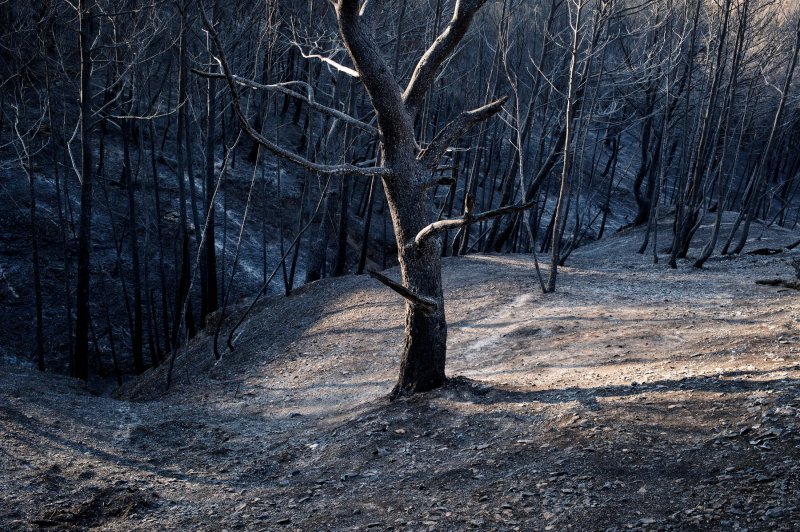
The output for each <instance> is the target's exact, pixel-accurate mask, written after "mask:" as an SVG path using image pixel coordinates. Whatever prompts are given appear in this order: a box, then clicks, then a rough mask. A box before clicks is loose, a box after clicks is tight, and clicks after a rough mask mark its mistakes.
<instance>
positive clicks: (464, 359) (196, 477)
mask: <svg viewBox="0 0 800 532" xmlns="http://www.w3.org/2000/svg"><path fill="white" fill-rule="evenodd" d="M726 223H730V217H726ZM708 230H709V227H708V226H704V227H701V229H700V231H699V232H698V236H697V238H696V240H697V241H698V242H702V241H703V240H704V238H705V235H706V234H707V232H708ZM667 231H668V228H666V227H665V228H662V229H661V232H662V233H661V234H664V235H665V234H667ZM753 231H754V233H753V234H754V237H755V238H754V239H753V241H752V242H751V243H749V244H748V247H747V248H746V251H747V250H753V249H756V248H774V249H778V250H780V249H782V248H783V247H784V246H786V245H788V244H789V243H791V242H794V241H796V240H797V238H798V234H797V232H791V231H786V230H782V229H776V228H769V229H766V228H763V227H759V228H754V229H753ZM756 231H759V232H760V234H757V233H756ZM724 232H725V229H723V234H724ZM641 238H642V232H641V230H633V231H628V232H625V233H623V234H618V235H615V236H614V237H612V238H609V239H607V240H603V241H600V242H597V243H595V244H592V245H589V246H586V247H584V248H581V249H578V250H576V251H575V252H574V254H573V256H572V257H571V258H570V260H569V262H568V264H569V266H568V267H565V268H563V269H561V270H560V271H561V272H562V273H561V275H560V277H559V287H558V292H557V293H555V294H548V295H543V294H542V293H541V291H540V290H539V288H538V280H537V278H536V274H535V270H534V267H533V259H532V258H531V257H527V256H508V255H503V256H495V255H474V256H468V257H461V258H454V259H447V260H445V267H444V276H445V294H446V299H447V304H448V308H447V314H448V323H449V340H448V356H449V361H448V370H449V374H450V375H451V376H452V378H451V379H450V381H449V382H448V384H447V385H446V386H445V387H443V388H441V389H439V390H436V391H433V392H430V393H427V394H423V395H419V396H415V397H413V398H410V399H401V400H398V401H395V402H389V401H388V399H387V394H388V392H389V390H390V389H391V386H392V384H393V381H394V378H395V376H396V372H397V367H398V364H399V360H398V352H399V346H400V343H401V340H402V322H403V319H402V316H403V308H402V302H401V301H400V300H399V299H398V296H397V295H396V294H394V293H392V292H390V291H388V290H387V289H385V288H384V287H382V286H381V285H379V284H378V283H377V282H376V281H372V280H369V279H367V278H366V277H346V278H340V279H335V280H324V281H320V282H317V283H313V284H312V285H309V286H307V287H305V288H304V289H302V290H300V291H298V292H297V293H296V294H295V295H293V296H292V297H290V298H272V299H268V300H266V301H265V302H263V303H262V304H260V305H259V307H258V312H257V313H255V314H254V315H253V316H252V317H250V318H249V319H248V321H247V322H246V326H245V327H244V329H243V332H242V333H241V335H240V336H239V337H238V338H237V342H236V350H235V351H233V352H232V353H224V354H223V357H222V359H221V360H220V361H218V362H217V361H215V360H214V357H213V355H211V352H210V342H211V340H210V338H207V337H206V338H200V339H198V340H196V341H194V342H193V343H192V344H191V345H190V346H189V347H188V348H187V349H186V350H184V351H183V352H182V353H181V354H180V356H179V357H178V358H177V360H176V364H175V373H174V375H175V383H174V385H173V386H172V387H171V388H170V389H169V390H165V387H164V382H165V376H166V371H167V370H166V367H160V368H157V369H154V370H150V371H149V372H147V373H146V374H144V375H142V376H141V377H139V378H138V379H136V380H135V381H132V382H130V383H128V384H126V385H125V386H124V387H122V388H121V389H120V390H118V392H117V393H116V395H115V397H114V398H112V397H103V396H95V395H92V394H91V393H90V392H89V391H88V389H87V387H86V386H85V385H84V384H82V383H79V382H77V381H74V380H71V379H68V378H63V377H58V376H54V375H49V374H38V373H35V372H31V371H28V370H23V369H20V368H13V367H10V366H4V367H2V368H1V369H2V372H1V373H0V468H2V471H3V472H4V474H3V475H2V476H0V528H2V529H13V530H17V529H19V530H34V529H39V528H42V527H53V528H56V529H103V530H151V529H154V528H157V529H229V530H234V529H247V530H276V529H287V530H324V529H337V530H338V529H359V530H363V529H375V530H461V529H486V530H489V529H491V530H532V529H536V530H569V529H580V530H627V529H635V530H692V529H697V530H700V529H709V528H713V529H726V530H737V529H742V530H743V529H750V530H794V529H797V528H798V526H799V525H800V495H798V494H799V493H800V452H799V450H798V445H800V419H799V418H800V396H799V395H798V392H800V299H799V298H798V293H797V291H796V290H791V289H787V288H782V287H773V286H764V285H759V284H756V281H757V280H760V279H776V278H784V279H786V280H791V279H792V278H793V275H794V272H793V271H792V266H791V262H792V260H793V259H795V258H797V257H798V256H800V255H799V253H800V250H797V249H795V250H792V251H789V250H784V251H782V252H780V253H775V254H772V255H768V256H762V255H747V254H743V255H741V256H739V257H735V258H713V259H711V260H710V261H709V262H708V263H707V264H706V268H705V269H704V270H699V271H698V270H694V269H692V268H691V266H690V264H691V262H690V261H681V263H680V265H679V268H678V269H677V270H670V269H668V268H667V267H666V266H665V265H664V262H665V261H664V260H663V257H662V261H661V264H659V265H653V264H652V258H651V257H650V256H640V255H637V254H636V253H635V250H636V248H637V247H638V245H639V243H640V242H641ZM661 238H662V239H664V240H666V239H665V238H664V237H661ZM697 251H698V250H693V251H692V253H696V252H697ZM690 255H691V253H690ZM389 274H390V275H392V274H394V275H395V276H396V272H392V271H390V272H389ZM543 274H546V271H544V272H543Z"/></svg>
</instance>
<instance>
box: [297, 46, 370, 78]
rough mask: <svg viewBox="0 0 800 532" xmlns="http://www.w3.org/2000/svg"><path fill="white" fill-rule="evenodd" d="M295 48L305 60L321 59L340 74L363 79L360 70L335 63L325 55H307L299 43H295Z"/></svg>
mask: <svg viewBox="0 0 800 532" xmlns="http://www.w3.org/2000/svg"><path fill="white" fill-rule="evenodd" d="M295 46H296V47H297V49H298V50H300V55H302V56H303V58H304V59H319V60H320V61H322V62H323V63H326V64H328V65H330V66H332V67H333V68H335V69H336V70H338V71H339V72H342V73H344V74H347V75H348V76H350V77H353V78H359V77H361V74H359V73H358V70H355V69H353V68H350V67H348V66H344V65H343V64H341V63H337V62H336V61H334V60H333V59H331V58H330V57H325V56H324V55H321V54H307V53H305V52H304V51H303V49H302V48H301V47H300V45H299V44H297V43H295Z"/></svg>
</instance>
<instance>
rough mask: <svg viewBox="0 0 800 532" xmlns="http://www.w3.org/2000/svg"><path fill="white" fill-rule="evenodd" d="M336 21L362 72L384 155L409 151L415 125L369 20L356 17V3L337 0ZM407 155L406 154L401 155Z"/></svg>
mask: <svg viewBox="0 0 800 532" xmlns="http://www.w3.org/2000/svg"><path fill="white" fill-rule="evenodd" d="M371 4H372V2H370V3H369V4H365V7H366V6H367V5H371ZM364 16H366V15H364ZM336 19H337V22H338V23H339V33H340V34H341V36H342V39H343V40H344V44H345V46H346V47H347V51H348V53H349V54H350V58H351V59H352V60H353V64H355V66H356V68H357V69H358V71H359V72H360V73H361V82H362V83H363V84H364V88H365V89H366V90H367V94H369V98H370V101H371V102H372V107H373V108H374V109H375V115H376V117H377V120H378V126H379V128H380V131H381V134H382V135H383V138H382V139H381V140H382V144H383V145H384V147H385V148H386V156H387V157H388V158H389V159H391V158H393V157H394V156H395V155H397V154H396V153H393V152H395V151H396V150H398V149H400V150H408V149H409V147H412V146H413V145H414V142H415V141H414V138H415V137H414V124H413V123H412V117H411V116H410V115H409V113H407V112H406V106H405V103H404V102H403V97H402V90H401V89H400V85H399V84H398V82H397V80H396V79H395V77H394V75H393V74H392V69H390V68H389V66H388V65H387V64H386V60H385V58H384V57H383V55H382V54H381V53H380V47H379V46H378V45H377V43H376V42H375V39H374V37H373V35H372V31H371V28H370V27H369V20H368V18H362V15H360V14H359V2H358V0H338V1H337V3H336ZM406 155H408V154H403V156H406Z"/></svg>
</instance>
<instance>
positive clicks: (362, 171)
mask: <svg viewBox="0 0 800 532" xmlns="http://www.w3.org/2000/svg"><path fill="white" fill-rule="evenodd" d="M200 15H201V16H202V18H203V25H204V26H205V28H206V30H208V34H209V36H210V37H211V40H212V41H214V46H215V47H216V48H217V52H218V53H219V57H217V61H218V63H219V65H220V67H221V68H222V73H223V75H224V77H225V80H226V81H227V82H228V87H229V88H230V91H231V99H232V107H233V110H234V112H235V113H236V117H237V118H238V119H239V123H240V124H241V126H242V129H244V131H245V133H247V134H248V135H249V136H250V138H252V139H253V140H255V141H256V142H258V143H259V144H260V145H262V146H264V147H265V148H266V149H268V150H269V151H271V152H272V153H273V154H275V155H277V156H278V157H282V158H284V159H287V160H288V161H291V162H293V163H294V164H296V165H298V166H302V167H303V168H306V169H308V170H311V171H313V172H317V173H320V174H326V175H362V176H389V175H391V171H390V170H389V169H388V168H384V167H367V168H361V167H358V166H354V165H352V164H336V165H327V164H318V163H315V162H313V161H309V160H308V159H306V158H305V157H303V156H301V155H299V154H297V153H294V152H292V151H290V150H287V149H285V148H281V147H280V146H278V145H277V144H275V143H274V142H272V141H270V140H269V139H267V138H266V137H264V136H263V135H262V134H261V133H259V132H258V131H256V130H255V128H253V126H252V125H251V124H250V122H249V121H248V120H247V116H245V114H244V111H242V105H241V102H240V101H239V91H238V89H237V86H236V85H237V82H236V80H235V79H234V77H233V74H232V73H231V70H230V67H229V66H228V62H227V60H226V59H225V52H224V50H223V48H222V42H221V40H220V38H219V34H218V33H217V30H216V29H215V28H214V25H213V24H212V23H211V21H209V20H208V15H206V13H205V10H203V9H200Z"/></svg>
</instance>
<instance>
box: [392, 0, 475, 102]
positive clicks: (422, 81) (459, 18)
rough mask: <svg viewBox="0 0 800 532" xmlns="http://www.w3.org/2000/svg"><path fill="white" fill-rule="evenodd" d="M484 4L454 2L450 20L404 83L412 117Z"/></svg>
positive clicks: (458, 0)
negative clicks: (409, 79)
mask: <svg viewBox="0 0 800 532" xmlns="http://www.w3.org/2000/svg"><path fill="white" fill-rule="evenodd" d="M485 3H486V0H457V1H456V5H455V8H454V9H453V18H452V19H450V22H449V23H448V24H447V27H446V28H445V29H444V30H443V31H442V33H440V34H439V36H438V37H437V38H436V40H435V41H433V44H431V46H430V47H429V48H428V49H427V50H426V51H425V53H424V54H423V55H422V57H421V58H420V59H419V61H418V62H417V66H416V67H415V68H414V73H413V74H412V75H411V81H409V82H408V86H407V87H406V90H405V92H403V101H404V102H405V104H406V106H407V107H408V108H409V109H410V110H411V112H412V114H416V111H417V109H419V106H420V103H421V102H422V99H423V98H424V97H425V94H426V93H427V92H428V89H430V87H431V85H432V84H433V82H434V80H435V79H436V73H437V71H438V70H439V67H441V66H442V63H444V61H445V60H446V59H447V58H448V57H450V54H452V53H453V50H455V48H456V46H458V43H459V42H461V39H463V38H464V35H466V33H467V30H468V29H469V25H470V23H471V22H472V18H473V17H474V16H475V13H477V12H478V10H479V9H480V8H481V7H483V5H484V4H485Z"/></svg>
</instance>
